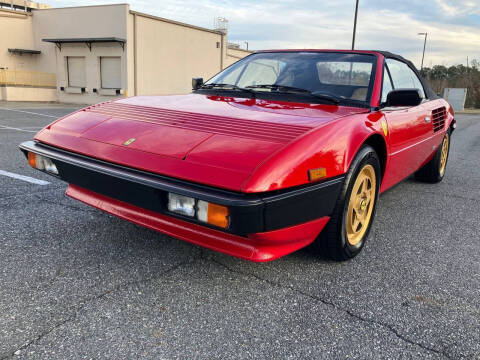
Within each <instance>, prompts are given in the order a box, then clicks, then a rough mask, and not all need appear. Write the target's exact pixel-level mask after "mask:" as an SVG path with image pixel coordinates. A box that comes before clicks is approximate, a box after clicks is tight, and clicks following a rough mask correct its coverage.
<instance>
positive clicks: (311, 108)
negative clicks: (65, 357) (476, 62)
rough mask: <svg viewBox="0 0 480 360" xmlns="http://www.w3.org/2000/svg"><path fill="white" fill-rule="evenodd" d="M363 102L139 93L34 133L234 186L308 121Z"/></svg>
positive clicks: (164, 171) (140, 165)
mask: <svg viewBox="0 0 480 360" xmlns="http://www.w3.org/2000/svg"><path fill="white" fill-rule="evenodd" d="M365 111H366V109H360V108H350V107H339V106H334V105H323V104H303V103H291V102H289V103H283V102H275V101H265V100H259V99H244V98H231V97H222V96H206V95H201V94H190V95H178V96H141V97H133V98H127V99H122V100H117V101H111V102H105V103H101V104H98V105H93V106H89V107H87V108H85V109H82V110H80V111H78V112H75V113H73V114H71V115H68V116H66V117H64V118H62V119H60V120H58V121H56V122H54V123H52V124H50V125H49V126H47V127H46V128H45V129H43V130H42V131H41V132H40V133H39V134H37V136H36V140H38V141H41V142H44V143H47V144H50V145H53V146H57V147H60V148H64V149H67V150H71V151H74V152H77V153H81V154H83V155H87V156H91V157H95V158H98V159H101V160H105V161H110V162H114V163H117V164H120V165H125V166H129V167H133V168H137V169H140V170H145V171H149V172H154V173H158V174H161V175H167V176H172V177H176V178H180V179H184V180H188V181H193V182H197V183H202V184H205V185H211V186H216V187H221V188H225V189H229V190H235V191H241V188H242V184H243V183H244V182H245V181H246V180H247V179H248V177H249V176H250V175H251V174H252V173H253V172H254V171H255V170H256V169H257V168H258V167H259V166H260V165H261V164H262V163H263V162H264V161H265V160H266V159H267V158H268V157H269V156H271V155H273V154H274V153H275V152H277V151H279V150H280V149H281V148H283V147H285V146H287V145H288V144H290V143H292V142H294V141H295V140H296V139H298V138H300V137H302V136H303V135H304V134H306V133H308V132H309V131H311V130H312V129H314V128H318V127H320V126H322V124H325V123H326V122H329V121H332V120H334V119H336V118H339V117H343V116H347V115H351V114H355V113H359V112H365Z"/></svg>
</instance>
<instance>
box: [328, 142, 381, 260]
mask: <svg viewBox="0 0 480 360" xmlns="http://www.w3.org/2000/svg"><path fill="white" fill-rule="evenodd" d="M380 178H381V169H380V160H379V159H378V155H377V153H376V152H375V150H373V148H371V147H370V146H368V145H366V146H364V147H362V148H361V149H360V151H359V152H358V154H357V155H356V156H355V159H354V160H353V162H352V165H351V166H350V170H349V171H348V173H347V176H346V178H345V183H344V185H343V188H342V191H341V192H340V195H339V198H338V200H337V203H336V205H335V209H334V211H333V214H332V216H331V217H330V221H329V222H328V224H327V226H326V227H325V229H324V231H323V232H322V233H321V234H320V239H319V241H320V245H321V246H322V248H323V250H324V252H325V253H326V255H327V256H328V257H330V258H332V259H334V260H347V259H350V258H353V257H354V256H356V255H357V254H358V253H359V252H360V251H361V250H362V248H363V246H364V245H365V241H366V239H367V237H368V234H369V232H370V228H371V226H372V222H373V218H374V217H375V210H376V205H377V199H378V192H379V187H380Z"/></svg>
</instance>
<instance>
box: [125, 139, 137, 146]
mask: <svg viewBox="0 0 480 360" xmlns="http://www.w3.org/2000/svg"><path fill="white" fill-rule="evenodd" d="M135 140H136V139H135V138H131V139H128V140H127V141H125V142H124V143H123V145H125V146H128V145H130V144H131V143H133V142H134V141H135Z"/></svg>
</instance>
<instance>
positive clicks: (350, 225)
mask: <svg viewBox="0 0 480 360" xmlns="http://www.w3.org/2000/svg"><path fill="white" fill-rule="evenodd" d="M376 188H377V178H376V175H375V169H374V168H373V166H372V165H365V166H364V167H363V168H362V170H361V171H360V172H359V173H358V176H357V179H356V180H355V184H354V185H353V189H352V193H351V194H350V201H349V203H348V210H347V219H346V232H347V241H348V243H349V244H350V245H357V244H358V243H359V242H360V241H361V240H362V238H363V236H364V235H365V232H366V231H367V229H368V225H369V224H370V219H371V217H372V212H373V207H374V205H375V192H376Z"/></svg>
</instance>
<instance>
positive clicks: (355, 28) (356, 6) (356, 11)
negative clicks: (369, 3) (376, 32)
mask: <svg viewBox="0 0 480 360" xmlns="http://www.w3.org/2000/svg"><path fill="white" fill-rule="evenodd" d="M358 1H359V0H357V4H356V5H355V20H354V21H353V39H352V50H354V49H355V34H356V32H357V15H358Z"/></svg>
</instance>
